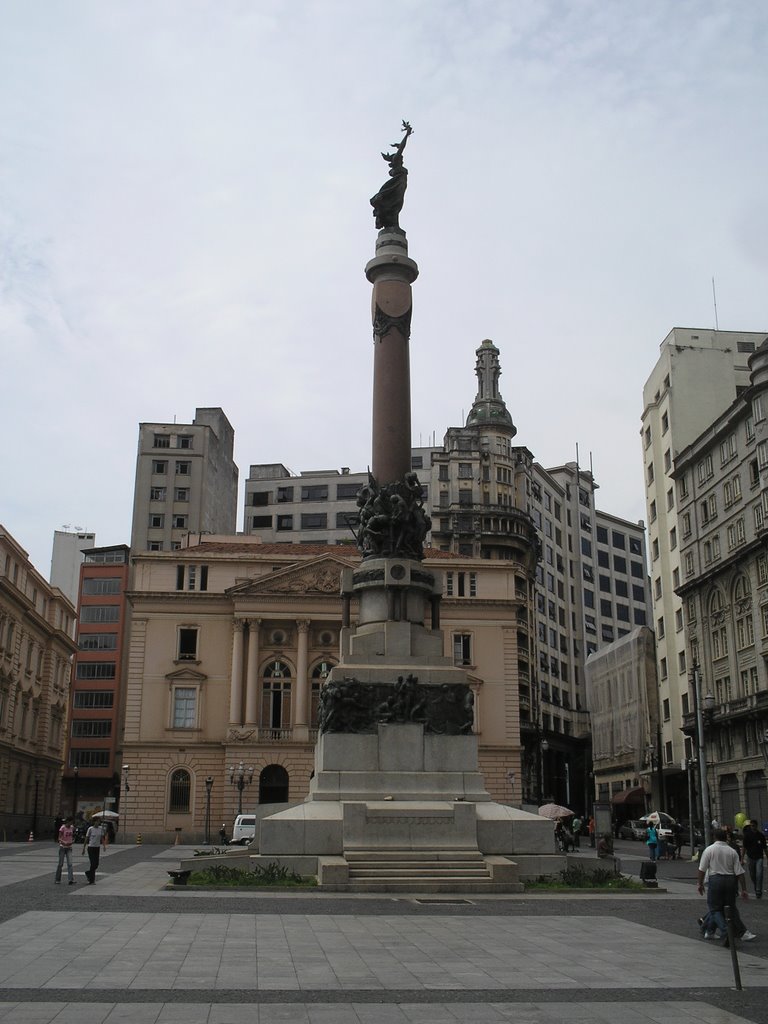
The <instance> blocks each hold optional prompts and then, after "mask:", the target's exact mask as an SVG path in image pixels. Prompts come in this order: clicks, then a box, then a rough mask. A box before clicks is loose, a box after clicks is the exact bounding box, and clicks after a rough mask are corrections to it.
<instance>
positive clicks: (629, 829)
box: [619, 821, 648, 841]
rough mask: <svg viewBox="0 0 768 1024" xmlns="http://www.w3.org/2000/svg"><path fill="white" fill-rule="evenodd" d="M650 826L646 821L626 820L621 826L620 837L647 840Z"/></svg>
mask: <svg viewBox="0 0 768 1024" xmlns="http://www.w3.org/2000/svg"><path fill="white" fill-rule="evenodd" d="M647 835H648V827H647V826H646V824H645V822H644V821H625V822H624V824H623V825H620V826H619V839H637V840H643V841H644V840H645V837H646V836H647Z"/></svg>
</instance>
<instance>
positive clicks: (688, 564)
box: [685, 551, 693, 576]
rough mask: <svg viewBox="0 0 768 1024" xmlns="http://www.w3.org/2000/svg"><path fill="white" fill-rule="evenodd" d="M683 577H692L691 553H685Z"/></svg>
mask: <svg viewBox="0 0 768 1024" xmlns="http://www.w3.org/2000/svg"><path fill="white" fill-rule="evenodd" d="M685 575H686V576H693V552H692V551H686V553H685Z"/></svg>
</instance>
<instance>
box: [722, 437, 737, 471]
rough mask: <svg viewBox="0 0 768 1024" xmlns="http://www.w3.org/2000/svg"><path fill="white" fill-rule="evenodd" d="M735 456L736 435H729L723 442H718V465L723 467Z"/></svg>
mask: <svg viewBox="0 0 768 1024" xmlns="http://www.w3.org/2000/svg"><path fill="white" fill-rule="evenodd" d="M735 456H736V435H735V434H730V435H729V436H728V437H727V438H726V439H725V440H724V441H721V442H720V464H721V465H725V463H726V462H730V460H731V459H733V458H735Z"/></svg>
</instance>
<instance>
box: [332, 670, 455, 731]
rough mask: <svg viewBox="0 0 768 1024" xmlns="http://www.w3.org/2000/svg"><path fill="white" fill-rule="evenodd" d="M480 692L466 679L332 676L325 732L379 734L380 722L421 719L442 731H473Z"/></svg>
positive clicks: (426, 726)
mask: <svg viewBox="0 0 768 1024" xmlns="http://www.w3.org/2000/svg"><path fill="white" fill-rule="evenodd" d="M474 703H475V697H474V694H473V693H472V690H471V689H470V687H469V686H468V685H466V684H465V683H443V685H442V686H422V685H421V684H420V683H419V681H418V679H417V678H416V676H413V675H408V676H406V677H405V678H404V677H403V676H398V678H397V682H396V683H361V682H358V680H356V679H344V680H341V681H339V682H334V681H329V682H328V683H326V685H325V686H324V687H323V689H322V692H321V694H320V706H319V709H318V726H319V729H320V732H321V733H327V732H334V733H339V732H341V733H375V732H376V731H377V728H378V726H379V725H403V724H406V723H415V724H418V725H423V726H424V732H426V733H433V734H435V735H438V736H462V735H466V734H468V733H471V732H472V726H473V725H474V720H475V714H474Z"/></svg>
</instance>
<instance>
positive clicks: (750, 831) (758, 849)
mask: <svg viewBox="0 0 768 1024" xmlns="http://www.w3.org/2000/svg"><path fill="white" fill-rule="evenodd" d="M741 838H742V842H743V843H744V857H745V860H746V862H747V871H748V872H749V877H750V878H751V879H752V885H753V886H754V888H755V896H756V897H757V898H758V899H760V898H761V896H762V895H763V860H764V858H765V857H766V856H768V843H766V840H765V836H764V835H763V833H762V832H761V831H760V829H759V828H758V827H757V822H756V821H755V820H754V818H753V819H752V821H750V822H749V823H748V824H746V825H745V826H744V830H743V832H742V836H741Z"/></svg>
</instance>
